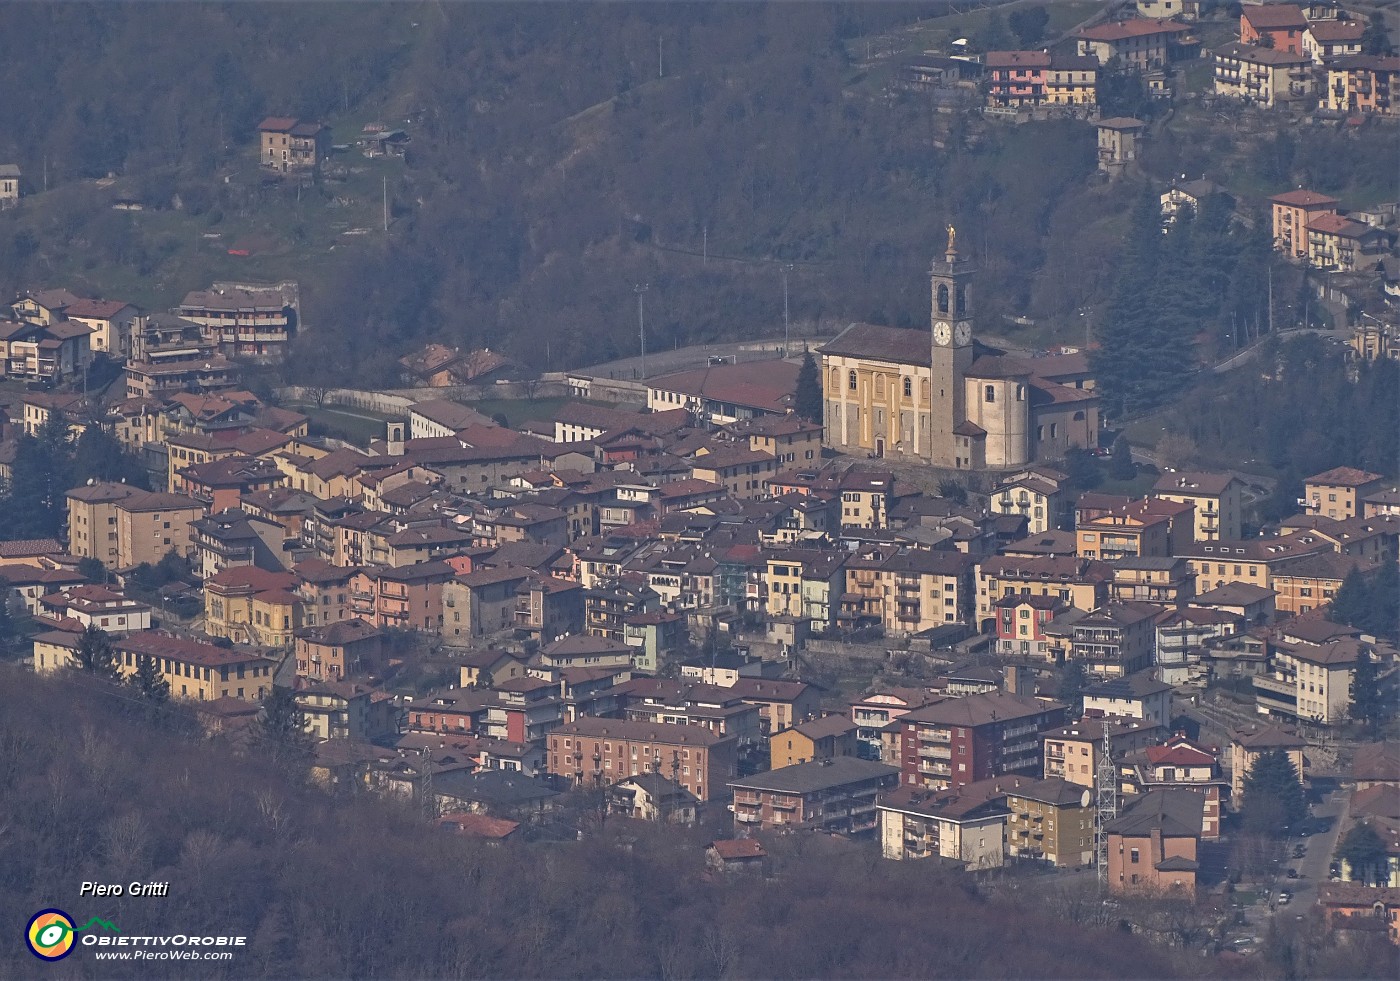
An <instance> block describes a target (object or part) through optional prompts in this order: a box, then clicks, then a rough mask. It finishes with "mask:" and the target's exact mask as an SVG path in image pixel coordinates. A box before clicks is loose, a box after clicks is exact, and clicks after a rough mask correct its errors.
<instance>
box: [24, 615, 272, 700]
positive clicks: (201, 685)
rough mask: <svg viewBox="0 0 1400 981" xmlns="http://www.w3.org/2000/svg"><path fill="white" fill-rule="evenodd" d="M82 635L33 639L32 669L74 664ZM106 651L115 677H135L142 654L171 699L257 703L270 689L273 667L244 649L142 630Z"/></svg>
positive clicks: (49, 634) (53, 634)
mask: <svg viewBox="0 0 1400 981" xmlns="http://www.w3.org/2000/svg"><path fill="white" fill-rule="evenodd" d="M81 641H82V635H81V634H77V633H70V632H67V631H62V630H50V631H47V632H45V633H42V634H39V635H37V636H36V637H35V644H34V670H35V671H37V672H39V673H40V674H52V673H54V672H56V671H61V670H64V669H67V668H70V667H73V666H75V665H76V663H77V652H78V645H79V644H80V643H81ZM112 651H113V653H114V655H115V657H116V664H117V670H118V672H119V673H120V675H121V677H123V678H129V677H131V676H132V675H134V674H135V673H136V667H137V662H138V659H139V658H140V657H141V656H142V655H144V656H146V657H149V658H150V659H151V661H152V663H153V664H154V665H155V668H156V671H157V672H158V673H159V674H160V676H161V678H162V679H164V680H165V681H166V682H167V683H168V684H169V685H170V695H171V697H172V698H187V699H193V700H196V701H213V700H214V699H216V698H246V699H260V698H263V697H264V696H265V695H267V694H268V693H269V692H270V691H271V690H272V683H273V682H272V679H273V673H274V672H275V671H276V668H277V662H275V661H272V660H270V659H268V658H266V657H263V656H261V655H259V654H256V653H254V652H252V651H250V650H248V649H246V648H244V649H239V648H236V647H234V648H225V647H216V646H214V645H213V644H203V643H200V642H199V641H196V640H189V639H187V638H184V637H175V636H172V635H170V634H166V633H162V632H160V631H158V630H142V631H140V632H138V633H134V634H129V635H127V636H126V637H113V638H112Z"/></svg>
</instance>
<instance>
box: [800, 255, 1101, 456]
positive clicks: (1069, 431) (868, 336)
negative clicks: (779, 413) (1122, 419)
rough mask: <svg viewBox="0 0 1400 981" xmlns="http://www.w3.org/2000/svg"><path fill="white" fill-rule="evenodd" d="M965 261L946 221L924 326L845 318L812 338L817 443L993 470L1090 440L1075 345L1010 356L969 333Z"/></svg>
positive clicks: (1089, 406)
mask: <svg viewBox="0 0 1400 981" xmlns="http://www.w3.org/2000/svg"><path fill="white" fill-rule="evenodd" d="M973 273H974V270H973V268H972V265H971V263H970V262H969V261H968V260H966V259H965V258H963V257H962V256H961V255H959V253H958V251H957V248H956V237H955V233H954V232H953V230H952V229H951V228H950V229H949V230H948V248H947V250H946V251H945V252H944V254H943V258H942V259H941V260H935V261H934V263H933V265H932V268H931V269H930V270H929V285H930V308H931V314H930V323H929V332H928V333H925V332H923V331H918V330H905V329H901V328H897V327H881V326H877V325H875V324H851V325H850V326H849V327H847V328H846V329H845V330H844V331H842V332H841V333H840V334H839V335H837V337H836V338H834V339H833V340H831V341H830V342H828V343H827V344H826V345H824V346H823V347H822V349H821V356H822V390H823V400H824V411H825V418H824V420H823V421H824V423H825V434H824V437H823V439H824V442H825V444H826V445H827V446H828V447H830V448H832V449H834V450H838V451H840V452H842V453H852V454H859V455H862V456H875V457H891V458H896V459H909V460H919V461H922V462H924V463H929V464H932V465H934V466H938V467H947V468H949V469H955V470H999V469H1006V468H1012V467H1022V466H1025V465H1026V464H1028V463H1031V462H1032V461H1036V460H1042V461H1043V460H1054V459H1059V458H1061V457H1063V456H1064V455H1065V453H1066V452H1067V451H1068V450H1070V449H1071V448H1074V447H1080V448H1083V449H1089V448H1091V447H1094V446H1096V445H1097V436H1098V430H1099V406H1098V396H1097V394H1096V393H1095V392H1094V390H1093V381H1092V379H1090V378H1088V377H1087V370H1086V366H1085V365H1084V364H1083V363H1082V362H1083V357H1082V356H1079V358H1078V360H1077V361H1076V360H1075V359H1074V358H1073V357H1072V356H1064V355H1062V356H1059V357H1053V358H1045V359H1038V358H1031V359H1021V358H1013V357H1008V356H1007V355H1005V354H1003V353H1002V352H1000V351H997V350H996V349H994V348H990V347H988V346H987V345H985V344H982V343H980V342H979V341H978V340H977V339H976V338H975V337H974V334H973V294H972V279H973ZM1042 363H1043V364H1042ZM1038 367H1039V368H1040V369H1041V370H1037V369H1038Z"/></svg>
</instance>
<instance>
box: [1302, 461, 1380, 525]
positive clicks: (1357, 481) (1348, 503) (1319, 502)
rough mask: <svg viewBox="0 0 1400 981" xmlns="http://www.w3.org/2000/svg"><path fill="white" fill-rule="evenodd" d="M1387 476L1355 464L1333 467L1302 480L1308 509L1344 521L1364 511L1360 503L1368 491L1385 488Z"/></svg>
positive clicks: (1372, 491)
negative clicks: (1359, 467) (1352, 465)
mask: <svg viewBox="0 0 1400 981" xmlns="http://www.w3.org/2000/svg"><path fill="white" fill-rule="evenodd" d="M1386 484H1387V481H1386V478H1385V477H1383V476H1381V475H1380V474H1378V473H1370V472H1368V471H1366V470H1358V469H1357V468H1356V467H1333V468H1332V469H1331V470H1327V471H1324V472H1322V473H1319V474H1314V475H1313V476H1311V477H1308V478H1307V479H1306V480H1304V481H1303V497H1304V498H1305V499H1306V500H1307V502H1308V503H1307V508H1308V510H1309V511H1311V512H1312V513H1314V514H1317V515H1319V516H1321V517H1324V518H1335V519H1337V520H1345V519H1347V518H1355V517H1357V516H1358V515H1360V514H1361V502H1362V501H1363V500H1364V499H1365V498H1366V496H1367V495H1368V494H1371V493H1374V492H1375V491H1378V490H1382V489H1384V488H1385V486H1386Z"/></svg>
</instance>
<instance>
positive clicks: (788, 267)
mask: <svg viewBox="0 0 1400 981" xmlns="http://www.w3.org/2000/svg"><path fill="white" fill-rule="evenodd" d="M790 272H792V263H790V262H788V263H784V265H783V357H785V358H786V357H787V356H788V338H789V335H790V334H791V323H790V322H789V320H788V273H790Z"/></svg>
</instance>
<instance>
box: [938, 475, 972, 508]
mask: <svg viewBox="0 0 1400 981" xmlns="http://www.w3.org/2000/svg"><path fill="white" fill-rule="evenodd" d="M938 496H939V497H941V498H943V499H944V500H945V501H952V502H953V503H954V504H966V503H967V487H966V486H965V485H964V484H963V483H962V482H961V481H958V480H953V479H952V478H951V477H944V478H943V479H942V480H940V481H939V482H938Z"/></svg>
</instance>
